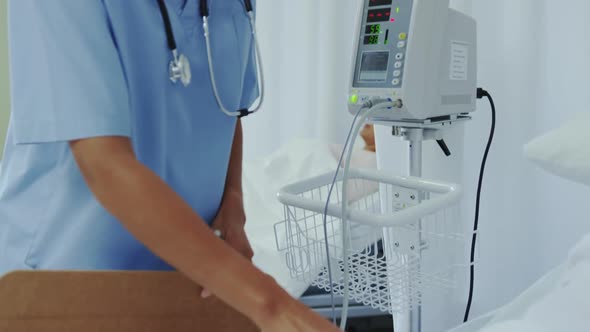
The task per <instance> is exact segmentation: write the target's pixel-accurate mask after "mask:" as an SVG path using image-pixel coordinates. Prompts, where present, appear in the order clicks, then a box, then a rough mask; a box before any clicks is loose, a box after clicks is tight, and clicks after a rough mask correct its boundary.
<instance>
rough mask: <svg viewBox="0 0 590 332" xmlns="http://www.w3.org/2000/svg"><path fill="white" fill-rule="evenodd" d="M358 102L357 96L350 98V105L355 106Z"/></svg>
mask: <svg viewBox="0 0 590 332" xmlns="http://www.w3.org/2000/svg"><path fill="white" fill-rule="evenodd" d="M358 102H359V96H358V95H357V94H354V95H352V96H350V103H351V104H356V103H358Z"/></svg>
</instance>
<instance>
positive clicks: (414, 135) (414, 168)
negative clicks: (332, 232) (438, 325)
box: [375, 115, 471, 332]
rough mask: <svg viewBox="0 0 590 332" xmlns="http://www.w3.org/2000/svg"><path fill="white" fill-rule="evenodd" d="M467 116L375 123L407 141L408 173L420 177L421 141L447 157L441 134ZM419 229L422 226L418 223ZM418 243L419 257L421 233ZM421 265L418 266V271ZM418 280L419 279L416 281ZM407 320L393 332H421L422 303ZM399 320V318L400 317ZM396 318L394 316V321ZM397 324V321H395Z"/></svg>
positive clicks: (447, 151)
mask: <svg viewBox="0 0 590 332" xmlns="http://www.w3.org/2000/svg"><path fill="white" fill-rule="evenodd" d="M470 119H471V118H470V117H469V116H462V115H461V116H453V117H451V118H450V119H448V120H443V121H440V122H430V121H425V122H393V123H392V122H375V124H384V125H388V126H392V125H393V126H392V134H393V136H396V137H401V138H403V139H404V140H406V141H408V143H409V175H410V176H411V177H422V165H423V164H422V158H423V145H424V144H423V143H424V141H428V140H435V141H436V142H437V143H438V145H439V147H440V148H441V150H442V151H443V153H444V154H445V156H447V157H449V156H450V155H451V151H450V150H449V148H448V146H447V145H446V143H445V141H444V139H443V135H444V131H445V130H446V129H448V128H450V127H451V126H452V125H454V124H455V123H457V122H463V121H467V120H470ZM424 199H425V197H424V193H420V194H419V195H418V202H420V201H422V200H424ZM419 225H420V226H419V231H420V230H421V228H422V226H421V223H419ZM417 240H418V243H417V244H416V245H415V247H416V248H419V249H418V252H417V255H418V257H419V258H421V255H422V252H421V251H422V249H421V248H422V243H421V242H422V237H421V233H420V232H419V234H418V238H417ZM420 269H421V266H419V267H418V271H420ZM418 282H419V281H418ZM416 296H417V297H418V301H420V300H421V298H422V294H420V293H418V294H416ZM406 319H409V321H407V322H406V325H407V327H406V326H404V324H403V323H401V324H400V327H403V328H404V330H406V331H403V330H402V331H400V330H398V329H396V330H395V332H422V305H421V304H420V303H419V302H418V303H417V304H416V305H415V306H414V308H413V309H412V310H411V311H410V313H409V317H406ZM400 320H401V319H400ZM396 321H397V319H396V318H395V317H394V322H396ZM395 325H396V326H397V323H395Z"/></svg>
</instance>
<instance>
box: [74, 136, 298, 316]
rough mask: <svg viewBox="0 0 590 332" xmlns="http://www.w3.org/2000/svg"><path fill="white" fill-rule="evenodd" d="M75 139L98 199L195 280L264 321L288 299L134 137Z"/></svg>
mask: <svg viewBox="0 0 590 332" xmlns="http://www.w3.org/2000/svg"><path fill="white" fill-rule="evenodd" d="M70 145H71V149H72V151H73V154H74V156H75V158H76V161H77V163H78V165H79V167H80V170H81V172H82V174H83V176H84V178H85V179H86V181H87V183H88V185H89V187H90V189H91V190H92V192H93V193H94V195H95V196H96V198H97V199H98V201H99V202H100V203H101V204H102V205H103V206H104V207H105V208H106V209H107V210H108V211H109V212H110V213H111V214H113V215H114V216H115V217H117V218H118V219H119V220H120V221H121V222H122V224H123V225H124V226H125V227H126V228H127V229H128V230H129V231H130V232H131V233H132V234H133V235H134V236H135V237H136V238H137V239H138V240H140V241H141V242H142V243H144V244H145V245H146V246H147V247H148V248H150V249H151V250H152V251H153V252H154V253H156V254H157V255H159V256H160V257H162V258H163V259H164V260H166V261H167V262H169V263H170V264H171V265H173V266H174V267H176V268H177V269H178V270H179V271H181V272H183V273H184V274H186V275H187V276H188V277H189V278H191V279H192V280H193V281H195V282H196V283H198V284H200V285H203V286H205V287H207V288H208V289H210V290H211V291H212V292H213V293H214V294H216V295H217V296H218V297H219V298H220V299H222V300H223V301H224V302H226V303H227V304H229V305H230V306H232V307H233V308H235V309H237V310H238V311H240V312H242V313H243V314H245V315H247V316H248V317H250V318H251V319H252V320H253V321H254V322H256V323H257V324H259V326H262V325H264V322H266V321H267V320H269V319H270V318H271V317H272V316H273V315H274V314H273V312H274V311H275V310H276V309H277V307H278V306H280V305H279V303H281V301H285V300H286V299H287V297H288V294H286V293H285V292H284V291H283V290H282V289H280V287H279V286H278V285H277V284H276V283H275V282H274V281H273V280H272V279H271V278H270V277H269V276H267V275H265V274H263V273H262V272H260V271H259V270H257V269H256V268H255V267H254V266H253V265H252V264H250V263H249V262H248V261H247V260H246V259H245V258H243V257H242V256H241V255H240V254H239V253H237V252H236V251H234V250H232V249H231V248H230V247H229V246H227V245H226V244H225V243H224V242H223V241H221V240H219V239H218V238H216V237H215V236H214V235H213V233H212V232H211V231H210V230H209V229H208V227H207V226H206V224H205V223H204V222H203V220H202V219H201V218H200V217H199V216H198V215H197V214H196V213H195V212H194V211H193V210H192V209H191V207H190V206H189V205H188V204H186V203H185V202H184V201H183V200H182V199H181V198H180V197H179V196H178V195H177V194H176V193H175V192H174V191H173V190H172V189H171V188H169V187H168V186H167V185H166V183H164V182H163V181H162V180H161V179H160V178H159V177H158V176H157V175H156V174H154V173H153V172H151V171H150V170H149V169H148V168H146V167H145V166H143V165H142V164H141V163H140V162H139V161H137V159H136V158H135V155H134V152H133V149H132V146H131V143H130V141H129V139H128V138H123V137H103V138H91V139H84V140H80V141H74V142H72V143H71V144H70ZM212 253H214V254H212ZM237 276H239V277H237Z"/></svg>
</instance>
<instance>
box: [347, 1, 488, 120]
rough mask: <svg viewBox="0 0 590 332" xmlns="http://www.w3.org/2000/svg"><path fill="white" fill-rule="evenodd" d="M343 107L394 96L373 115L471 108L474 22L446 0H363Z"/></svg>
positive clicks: (426, 116) (422, 115)
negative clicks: (394, 104)
mask: <svg viewBox="0 0 590 332" xmlns="http://www.w3.org/2000/svg"><path fill="white" fill-rule="evenodd" d="M362 2H363V4H362V5H363V8H362V9H361V10H359V13H360V15H359V18H358V20H357V22H358V25H357V35H356V38H355V39H356V42H355V50H354V55H353V56H354V59H353V61H352V65H353V68H352V75H351V76H352V77H351V85H350V96H349V102H348V104H349V111H350V112H351V113H356V112H357V111H358V110H359V108H361V107H362V106H363V103H364V102H367V101H369V100H371V99H374V98H379V99H391V100H392V101H400V102H401V105H403V106H402V107H400V108H395V109H390V110H383V111H381V112H379V113H378V114H376V115H374V116H373V119H377V120H385V121H409V122H427V121H431V120H433V119H434V120H437V119H441V120H445V119H452V118H453V117H454V116H456V115H459V114H465V113H470V112H473V111H474V110H475V101H476V81H477V73H476V65H477V62H476V60H477V59H476V50H477V45H476V41H477V39H476V23H475V21H474V19H473V18H471V17H469V16H466V15H464V14H462V13H459V12H457V11H455V10H453V9H449V0H363V1H362Z"/></svg>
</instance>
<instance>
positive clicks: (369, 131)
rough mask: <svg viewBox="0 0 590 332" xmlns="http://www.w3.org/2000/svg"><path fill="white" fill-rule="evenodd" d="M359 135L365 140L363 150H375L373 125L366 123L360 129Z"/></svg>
mask: <svg viewBox="0 0 590 332" xmlns="http://www.w3.org/2000/svg"><path fill="white" fill-rule="evenodd" d="M361 137H362V138H363V140H364V141H365V150H367V151H371V152H375V151H376V150H377V149H376V144H375V127H373V125H366V126H365V127H364V128H363V131H361Z"/></svg>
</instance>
